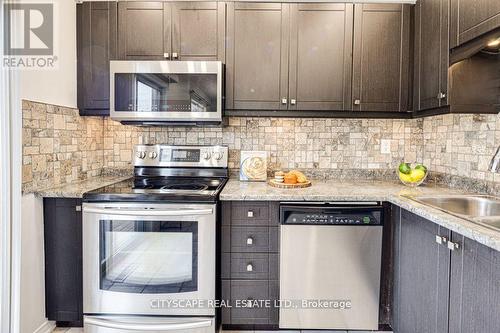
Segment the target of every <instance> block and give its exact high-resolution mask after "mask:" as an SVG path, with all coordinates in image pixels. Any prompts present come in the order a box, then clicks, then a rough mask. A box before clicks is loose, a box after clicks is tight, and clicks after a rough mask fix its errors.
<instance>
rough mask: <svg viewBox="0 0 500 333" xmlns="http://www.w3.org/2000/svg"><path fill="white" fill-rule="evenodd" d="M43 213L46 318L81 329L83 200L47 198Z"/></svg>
mask: <svg viewBox="0 0 500 333" xmlns="http://www.w3.org/2000/svg"><path fill="white" fill-rule="evenodd" d="M43 210H44V211H43V215H44V243H45V245H44V246H45V312H46V316H47V318H48V319H49V320H54V321H57V322H58V325H61V326H65V325H64V323H66V325H68V326H82V325H83V293H82V288H83V284H82V212H81V200H80V199H67V198H45V199H44V200H43ZM61 322H64V323H61Z"/></svg>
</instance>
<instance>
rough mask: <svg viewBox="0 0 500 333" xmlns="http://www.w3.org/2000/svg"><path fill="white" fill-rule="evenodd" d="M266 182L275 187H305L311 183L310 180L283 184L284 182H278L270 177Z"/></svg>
mask: <svg viewBox="0 0 500 333" xmlns="http://www.w3.org/2000/svg"><path fill="white" fill-rule="evenodd" d="M267 183H268V184H269V185H271V186H273V187H277V188H305V187H309V186H311V185H312V184H311V182H310V181H307V182H305V183H297V184H285V183H278V182H277V181H276V180H274V179H270V180H269V181H268V182H267Z"/></svg>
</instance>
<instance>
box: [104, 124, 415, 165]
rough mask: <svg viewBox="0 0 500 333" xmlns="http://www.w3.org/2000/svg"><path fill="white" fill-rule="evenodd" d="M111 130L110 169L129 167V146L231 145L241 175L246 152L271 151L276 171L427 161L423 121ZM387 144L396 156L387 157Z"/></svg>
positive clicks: (110, 126)
mask: <svg viewBox="0 0 500 333" xmlns="http://www.w3.org/2000/svg"><path fill="white" fill-rule="evenodd" d="M105 124H106V125H105V128H106V129H113V130H112V131H109V132H108V131H106V130H105V139H104V142H105V149H106V147H107V148H109V153H106V152H105V161H106V162H109V164H107V165H108V166H118V167H123V166H126V165H124V163H126V162H127V161H129V160H130V158H129V159H127V158H126V155H127V154H130V153H131V151H130V148H131V146H127V145H128V144H134V143H136V142H143V143H151V144H154V143H165V144H173V145H214V144H218V145H226V146H228V147H229V167H230V168H231V169H238V167H239V162H240V161H239V160H240V151H241V150H264V151H267V152H268V153H269V157H268V158H269V160H268V165H269V169H270V170H276V169H293V168H300V169H306V170H307V169H310V170H318V169H322V170H331V169H361V168H362V169H387V168H392V167H393V166H394V165H397V164H398V163H399V162H400V161H402V160H403V159H409V160H412V161H414V160H419V159H421V158H422V149H421V146H420V145H419V138H420V137H421V135H422V120H410V121H404V120H369V119H363V120H358V119H288V118H230V119H229V125H228V126H227V127H224V128H197V127H150V128H138V127H133V126H122V125H120V124H118V123H116V122H114V121H112V120H109V119H107V120H106V121H105ZM138 129H139V130H138ZM112 140H114V141H113V142H111V141H112ZM382 140H387V142H388V143H389V145H390V152H388V153H381V147H380V145H381V141H382ZM116 141H118V142H116ZM123 151H125V153H124V155H121V154H120V152H123ZM111 156H113V159H112V160H111V161H108V157H111ZM129 156H130V155H129Z"/></svg>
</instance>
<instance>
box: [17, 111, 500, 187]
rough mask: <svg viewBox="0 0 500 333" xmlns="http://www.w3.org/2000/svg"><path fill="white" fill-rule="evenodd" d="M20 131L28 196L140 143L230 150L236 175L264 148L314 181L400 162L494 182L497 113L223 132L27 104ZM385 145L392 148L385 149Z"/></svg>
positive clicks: (257, 123) (304, 122)
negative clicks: (243, 159) (248, 153)
mask: <svg viewBox="0 0 500 333" xmlns="http://www.w3.org/2000/svg"><path fill="white" fill-rule="evenodd" d="M23 127H24V128H23V139H24V141H23V142H24V143H23V144H24V154H23V191H25V192H26V191H31V190H33V189H36V188H42V187H51V186H53V185H58V184H63V183H65V182H71V181H74V180H79V179H85V178H87V177H90V176H95V175H99V174H100V173H101V172H102V171H103V170H104V171H105V172H106V170H108V171H109V170H116V169H125V170H129V171H130V170H131V169H132V165H131V157H132V149H133V147H134V145H136V144H139V143H150V144H155V143H164V144H173V145H215V144H218V145H227V146H228V147H229V167H230V168H231V169H232V170H233V171H237V169H238V166H239V158H240V151H241V150H265V151H267V152H269V163H268V165H269V170H270V171H272V170H276V169H286V170H288V169H293V168H299V169H302V170H305V171H306V172H307V173H308V174H310V175H312V176H314V177H319V178H328V177H331V178H337V177H339V178H345V177H349V175H353V176H359V175H367V176H370V175H371V176H373V177H372V178H377V177H392V175H393V174H392V170H394V169H395V168H396V167H397V165H398V164H399V163H400V162H401V161H403V160H405V161H409V162H422V161H423V162H424V163H425V164H426V165H427V166H428V167H429V168H430V170H432V171H434V172H437V173H439V174H440V175H448V176H456V177H468V178H472V179H477V180H481V181H485V182H499V183H500V177H499V176H498V175H495V174H493V173H491V172H489V171H487V168H488V163H489V160H490V159H491V156H492V155H493V153H494V151H495V149H496V146H497V145H498V144H499V143H500V118H499V117H497V116H496V115H442V116H434V117H429V118H424V119H410V120H394V119H328V118H326V119H308V118H296V119H292V118H251V117H241V118H239V117H231V118H229V124H228V126H226V127H224V128H198V127H138V126H127V125H121V124H120V123H118V122H115V121H113V120H111V119H109V118H99V117H80V116H79V115H78V110H76V109H68V108H63V107H57V106H53V105H45V104H41V103H35V102H29V101H24V103H23ZM382 145H384V146H386V147H388V151H384V152H382ZM359 170H365V171H366V172H364V173H360V172H359ZM371 176H370V177H371Z"/></svg>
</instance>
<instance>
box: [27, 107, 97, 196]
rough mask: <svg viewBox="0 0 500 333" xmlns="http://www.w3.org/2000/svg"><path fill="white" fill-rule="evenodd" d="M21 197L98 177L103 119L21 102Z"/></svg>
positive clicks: (73, 110)
mask: <svg viewBox="0 0 500 333" xmlns="http://www.w3.org/2000/svg"><path fill="white" fill-rule="evenodd" d="M22 113H23V169H22V179H23V184H22V189H23V193H27V192H31V191H34V190H36V189H42V188H48V187H54V186H57V185H62V184H65V183H69V182H74V181H77V180H83V179H87V178H89V177H93V176H97V175H99V174H100V173H101V170H102V168H103V166H104V164H103V153H102V152H103V145H102V142H103V126H102V118H99V117H80V116H79V114H78V110H77V109H71V108H65V107H60V106H55V105H47V104H42V103H35V102H30V101H23V103H22Z"/></svg>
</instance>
